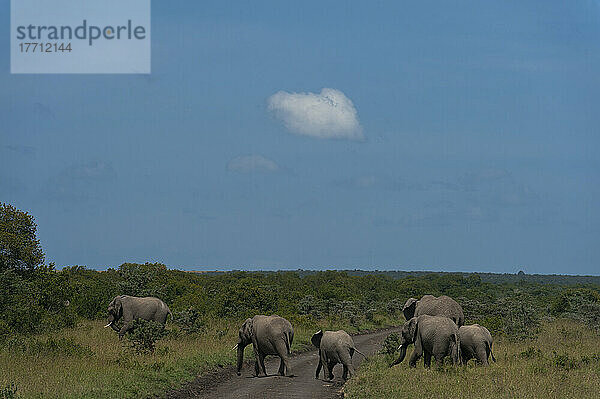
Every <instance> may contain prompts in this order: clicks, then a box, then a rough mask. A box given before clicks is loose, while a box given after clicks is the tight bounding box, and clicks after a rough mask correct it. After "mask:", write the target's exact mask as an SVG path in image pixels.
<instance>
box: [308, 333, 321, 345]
mask: <svg viewBox="0 0 600 399" xmlns="http://www.w3.org/2000/svg"><path fill="white" fill-rule="evenodd" d="M321 338H323V330H319V331H317V332H316V333H314V334H313V336H312V338H311V339H310V342H312V344H313V345H314V346H316V347H317V348H320V347H321Z"/></svg>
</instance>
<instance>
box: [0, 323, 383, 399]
mask: <svg viewBox="0 0 600 399" xmlns="http://www.w3.org/2000/svg"><path fill="white" fill-rule="evenodd" d="M290 321H291V322H292V324H293V325H294V328H295V336H294V343H293V346H292V350H294V351H299V350H303V349H305V348H306V347H309V346H310V337H311V336H312V334H313V333H314V332H315V331H316V330H318V329H320V328H327V329H337V328H345V329H346V330H347V331H355V332H356V331H358V330H359V329H367V328H374V327H381V326H383V325H386V324H388V323H389V322H390V320H387V319H385V318H376V320H374V322H371V323H368V324H363V325H361V326H358V327H356V326H355V327H352V326H349V325H348V323H345V322H343V321H323V322H320V323H317V322H315V321H311V319H309V318H303V317H302V316H297V317H296V318H290ZM241 322H242V321H239V323H238V322H236V321H233V322H232V321H226V320H212V321H211V322H210V323H209V326H208V327H207V328H206V330H205V331H204V332H203V333H201V334H190V335H188V334H183V333H181V331H179V330H178V329H177V328H176V327H174V326H170V327H168V331H169V334H168V335H167V337H166V338H164V339H162V340H160V341H158V343H157V345H156V351H155V353H154V355H150V354H136V353H134V352H133V351H132V350H131V349H130V348H129V347H128V344H129V343H128V341H127V340H126V339H123V340H121V341H119V339H118V337H117V334H116V333H115V332H114V331H112V330H111V329H108V328H103V324H104V323H103V322H101V321H83V322H81V323H80V324H79V325H78V326H77V327H75V328H67V329H63V330H61V331H60V332H57V333H54V334H44V335H37V336H34V337H28V338H16V339H13V340H10V341H9V344H8V345H6V346H5V347H4V348H2V349H0V388H2V387H4V386H7V387H8V386H10V384H13V386H16V387H17V395H18V396H17V397H18V398H44V399H49V398H78V399H79V398H146V397H148V396H153V395H157V396H161V394H164V392H165V391H167V390H169V389H172V388H177V387H179V386H181V385H182V384H184V383H185V382H187V381H190V380H192V379H194V378H195V377H196V376H197V375H198V374H201V373H203V372H206V371H208V370H212V369H214V368H216V367H219V366H227V365H234V364H235V360H236V359H235V352H233V351H232V350H231V347H232V346H233V345H234V344H235V343H236V342H237V333H238V328H239V326H240V325H241ZM252 358H253V355H252V348H251V347H247V348H246V359H252Z"/></svg>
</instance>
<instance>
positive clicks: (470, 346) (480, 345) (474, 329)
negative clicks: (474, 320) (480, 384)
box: [458, 324, 496, 366]
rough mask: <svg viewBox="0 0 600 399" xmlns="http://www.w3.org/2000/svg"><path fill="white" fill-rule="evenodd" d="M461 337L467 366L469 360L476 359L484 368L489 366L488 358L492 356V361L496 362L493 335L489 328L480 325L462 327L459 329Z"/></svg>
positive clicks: (463, 355) (464, 362)
mask: <svg viewBox="0 0 600 399" xmlns="http://www.w3.org/2000/svg"><path fill="white" fill-rule="evenodd" d="M458 335H459V337H460V350H461V353H462V362H463V364H464V365H466V364H467V362H468V361H469V359H475V360H476V361H477V362H478V363H481V364H483V365H484V366H487V365H489V362H488V358H489V357H490V355H492V360H493V361H496V358H494V354H493V353H492V343H493V340H492V334H490V332H489V331H488V329H487V328H485V327H483V326H480V325H479V324H472V325H470V326H462V327H461V328H459V329H458Z"/></svg>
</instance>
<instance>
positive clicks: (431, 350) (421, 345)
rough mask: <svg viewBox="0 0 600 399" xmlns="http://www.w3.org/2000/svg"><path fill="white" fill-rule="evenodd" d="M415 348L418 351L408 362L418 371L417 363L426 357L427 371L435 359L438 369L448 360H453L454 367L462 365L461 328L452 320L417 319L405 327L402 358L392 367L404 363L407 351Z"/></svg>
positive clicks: (435, 317) (403, 329)
mask: <svg viewBox="0 0 600 399" xmlns="http://www.w3.org/2000/svg"><path fill="white" fill-rule="evenodd" d="M413 343H414V344H415V349H414V350H413V353H412V355H411V357H410V360H409V362H408V364H409V366H410V367H416V365H417V360H419V359H420V358H421V356H424V358H425V359H424V360H425V367H430V366H431V357H432V356H433V357H434V358H435V361H436V363H437V364H438V366H442V365H443V364H444V357H446V356H449V357H450V358H451V359H452V364H454V365H456V364H459V363H460V356H461V354H460V338H459V335H458V327H457V326H456V324H455V323H454V322H453V321H452V320H451V319H449V318H448V317H443V316H429V315H421V316H418V317H413V318H412V319H410V320H409V321H407V322H406V323H405V324H404V326H403V327H402V332H401V336H400V346H399V347H398V349H399V350H400V356H398V358H397V359H396V360H395V361H394V363H392V366H394V365H396V364H398V363H401V362H402V361H403V360H404V357H405V356H406V348H407V346H408V345H410V344H413Z"/></svg>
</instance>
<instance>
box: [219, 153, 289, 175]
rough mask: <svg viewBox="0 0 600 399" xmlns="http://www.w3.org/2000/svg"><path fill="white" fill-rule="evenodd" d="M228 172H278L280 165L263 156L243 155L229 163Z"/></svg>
mask: <svg viewBox="0 0 600 399" xmlns="http://www.w3.org/2000/svg"><path fill="white" fill-rule="evenodd" d="M227 170H229V171H230V172H241V173H250V172H276V171H278V170H279V165H277V163H275V161H273V160H270V159H269V158H265V157H263V156H262V155H242V156H239V157H235V158H233V159H232V160H231V161H229V162H228V163H227Z"/></svg>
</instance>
